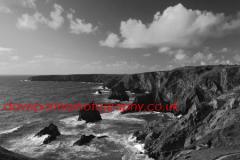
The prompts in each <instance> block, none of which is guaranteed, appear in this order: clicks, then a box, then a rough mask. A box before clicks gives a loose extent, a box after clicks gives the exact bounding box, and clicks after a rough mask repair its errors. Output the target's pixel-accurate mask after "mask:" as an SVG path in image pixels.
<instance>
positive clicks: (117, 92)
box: [108, 82, 129, 101]
mask: <svg viewBox="0 0 240 160" xmlns="http://www.w3.org/2000/svg"><path fill="white" fill-rule="evenodd" d="M108 99H116V100H120V101H129V96H128V94H127V93H126V91H125V87H124V83H123V82H120V83H118V84H117V85H115V86H114V87H113V88H112V89H111V92H110V94H109V97H108Z"/></svg>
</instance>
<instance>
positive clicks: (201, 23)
mask: <svg viewBox="0 0 240 160" xmlns="http://www.w3.org/2000/svg"><path fill="white" fill-rule="evenodd" d="M239 28H240V13H239V14H238V15H237V17H236V19H233V18H232V17H226V16H225V15H224V14H223V13H219V14H214V13H212V12H207V11H199V10H191V9H186V8H185V7H184V6H183V5H182V4H178V5H176V6H173V7H168V8H167V9H166V10H165V11H164V12H163V14H162V15H161V14H160V12H157V13H156V14H155V15H154V19H153V22H152V23H150V24H148V25H145V24H143V23H142V22H141V20H135V19H129V20H127V21H122V22H121V25H120V34H121V38H119V37H118V36H117V35H116V34H110V35H109V36H108V38H107V39H106V41H101V42H100V44H109V43H110V44H112V45H110V47H123V48H150V47H158V48H162V47H170V48H192V47H197V46H199V45H201V44H202V43H203V42H204V41H205V40H206V39H208V38H219V37H223V36H226V35H227V34H230V33H233V32H235V31H236V30H237V29H239ZM113 35H114V37H115V38H113ZM110 40H114V42H112V43H111V42H109V41H110ZM107 42H108V43H107ZM105 46H108V45H105Z"/></svg>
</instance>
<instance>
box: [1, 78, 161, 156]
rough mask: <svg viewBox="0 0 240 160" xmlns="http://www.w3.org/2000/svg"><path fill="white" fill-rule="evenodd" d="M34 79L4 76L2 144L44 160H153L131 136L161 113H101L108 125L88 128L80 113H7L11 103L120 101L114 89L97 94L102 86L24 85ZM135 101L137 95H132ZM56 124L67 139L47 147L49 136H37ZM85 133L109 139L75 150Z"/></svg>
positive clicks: (2, 90)
mask: <svg viewBox="0 0 240 160" xmlns="http://www.w3.org/2000/svg"><path fill="white" fill-rule="evenodd" d="M28 77H29V76H0V104H1V105H0V146H2V147H4V148H6V149H8V150H10V151H13V152H16V153H20V154H23V155H25V156H28V157H32V158H36V159H39V160H76V159H81V160H93V159H94V160H95V159H96V160H112V159H114V160H150V158H148V157H147V156H146V155H144V154H140V152H143V145H142V144H138V143H135V142H134V140H133V139H132V137H131V135H132V133H133V131H135V130H142V129H143V126H144V124H146V123H148V122H150V121H152V120H154V119H159V118H166V117H165V116H163V115H162V114H161V113H155V112H154V113H153V112H142V113H130V114H125V115H122V114H121V113H120V112H121V111H115V110H113V111H110V112H109V113H104V112H103V111H101V117H102V119H103V120H102V121H99V122H96V123H88V124H86V123H85V122H84V121H78V120H77V119H78V112H77V111H73V112H70V113H69V112H68V111H65V110H63V111H58V110H56V111H54V110H51V111H43V110H42V111H39V112H36V113H34V112H33V111H28V110H26V109H25V110H23V111H22V110H20V111H1V109H3V107H4V105H5V104H9V103H10V102H12V103H13V104H22V105H24V104H53V103H55V102H57V103H58V104H77V103H78V102H79V103H81V104H89V103H90V102H92V101H95V103H98V104H105V103H115V102H116V101H115V100H108V99H107V97H108V94H109V90H104V92H103V94H97V93H96V92H97V91H98V90H99V89H102V84H96V83H82V82H32V81H22V80H26V79H27V78H28ZM129 96H130V101H129V102H127V103H131V102H132V101H133V99H134V97H135V96H136V95H134V94H129ZM50 123H53V124H55V125H57V127H58V129H59V131H60V133H61V136H59V137H57V139H56V140H55V141H52V142H51V143H50V144H47V145H43V144H42V142H43V140H44V139H45V138H46V137H45V136H43V137H40V138H38V137H34V135H35V134H37V133H38V132H39V131H40V130H42V129H43V128H44V127H47V126H48V125H49V124H50ZM82 134H86V135H89V134H93V135H95V136H103V135H106V136H108V137H107V138H103V139H97V138H96V139H93V140H92V141H91V142H90V143H89V144H86V145H83V146H73V143H74V142H76V141H77V140H79V139H80V137H81V135H82Z"/></svg>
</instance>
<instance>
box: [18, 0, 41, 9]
mask: <svg viewBox="0 0 240 160" xmlns="http://www.w3.org/2000/svg"><path fill="white" fill-rule="evenodd" d="M36 1H37V0H20V2H21V4H22V5H23V6H25V7H29V8H34V9H36V7H37V6H36Z"/></svg>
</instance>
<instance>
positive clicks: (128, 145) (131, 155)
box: [108, 133, 152, 160]
mask: <svg viewBox="0 0 240 160" xmlns="http://www.w3.org/2000/svg"><path fill="white" fill-rule="evenodd" d="M108 139H109V140H110V141H113V142H114V143H118V144H121V145H122V146H124V147H125V150H126V152H125V155H124V156H123V157H122V159H123V160H130V159H131V160H152V159H150V158H149V157H148V156H147V155H144V152H145V150H144V144H140V143H136V141H135V138H134V137H133V136H132V135H118V134H116V133H110V136H109V138H108Z"/></svg>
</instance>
